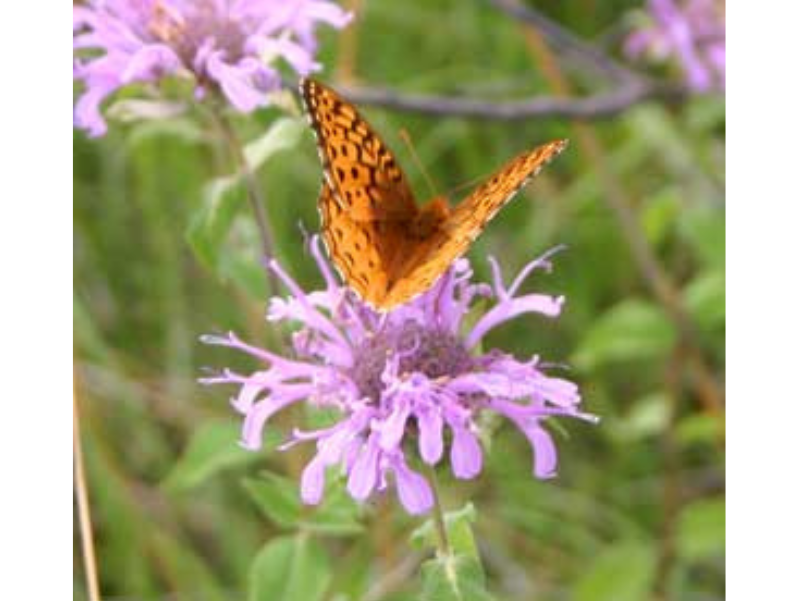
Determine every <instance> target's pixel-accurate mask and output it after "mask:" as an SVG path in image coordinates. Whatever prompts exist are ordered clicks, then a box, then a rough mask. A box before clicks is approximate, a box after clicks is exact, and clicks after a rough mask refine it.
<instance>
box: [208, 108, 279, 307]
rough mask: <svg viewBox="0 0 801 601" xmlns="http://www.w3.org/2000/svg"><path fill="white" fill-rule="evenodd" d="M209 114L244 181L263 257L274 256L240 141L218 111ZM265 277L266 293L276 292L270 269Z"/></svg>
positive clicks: (258, 193) (262, 202)
mask: <svg viewBox="0 0 801 601" xmlns="http://www.w3.org/2000/svg"><path fill="white" fill-rule="evenodd" d="M211 114H212V116H213V118H214V121H215V123H216V124H217V127H218V129H219V130H220V133H221V134H222V137H223V139H224V140H225V142H226V144H227V145H228V149H229V151H230V153H231V156H233V158H234V161H235V162H236V166H237V169H238V171H239V175H240V176H241V177H242V180H243V181H244V183H245V190H246V191H247V197H248V202H249V203H250V208H251V210H252V211H253V217H254V218H255V220H256V227H257V228H258V230H259V239H260V240H261V251H262V254H263V255H264V257H266V258H269V259H272V258H275V250H274V249H275V244H274V242H273V237H272V234H270V226H269V220H268V218H267V213H266V211H265V209H264V207H265V200H264V196H263V195H262V193H261V189H260V188H259V184H258V181H256V174H255V173H253V170H252V169H251V168H250V165H249V164H248V162H247V158H246V157H245V152H244V150H243V146H242V143H241V142H240V140H239V137H238V136H237V134H236V131H235V130H234V128H233V127H232V126H231V124H230V123H229V122H228V120H227V119H226V118H225V116H224V115H223V114H222V113H221V112H220V111H219V110H215V109H212V110H211ZM267 279H268V285H269V288H270V290H268V295H270V294H274V293H277V292H278V290H279V285H278V280H277V278H276V276H275V274H274V273H273V272H272V270H271V269H269V268H268V269H267Z"/></svg>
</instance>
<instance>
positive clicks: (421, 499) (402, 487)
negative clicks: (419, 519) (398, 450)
mask: <svg viewBox="0 0 801 601" xmlns="http://www.w3.org/2000/svg"><path fill="white" fill-rule="evenodd" d="M392 468H393V471H394V472H395V485H396V486H397V487H398V498H399V499H400V502H401V504H403V506H404V507H405V508H406V511H408V512H409V513H410V514H412V515H418V514H421V513H426V512H428V511H430V510H431V508H432V507H433V506H434V495H433V493H432V492H431V487H430V486H429V484H428V482H427V481H426V479H425V478H423V476H421V475H420V474H418V473H417V472H414V471H412V470H411V469H409V466H407V465H406V462H405V461H404V459H403V457H402V456H400V457H398V458H395V459H394V461H393V462H392Z"/></svg>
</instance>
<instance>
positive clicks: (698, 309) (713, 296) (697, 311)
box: [684, 270, 726, 331]
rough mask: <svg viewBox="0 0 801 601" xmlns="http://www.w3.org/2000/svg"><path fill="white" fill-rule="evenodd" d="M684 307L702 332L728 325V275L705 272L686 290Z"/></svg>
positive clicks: (717, 272) (721, 272)
mask: <svg viewBox="0 0 801 601" xmlns="http://www.w3.org/2000/svg"><path fill="white" fill-rule="evenodd" d="M684 306H685V307H687V310H688V311H689V312H690V314H691V315H692V317H693V320H694V321H695V323H697V324H698V326H699V327H700V328H701V329H702V330H706V331H709V330H714V329H716V328H720V327H722V326H723V325H725V323H726V275H725V273H724V272H723V271H722V270H721V271H718V270H713V271H704V272H703V273H701V274H700V275H699V276H697V277H696V278H695V279H693V280H692V281H691V282H690V283H689V284H687V286H686V287H685V288H684Z"/></svg>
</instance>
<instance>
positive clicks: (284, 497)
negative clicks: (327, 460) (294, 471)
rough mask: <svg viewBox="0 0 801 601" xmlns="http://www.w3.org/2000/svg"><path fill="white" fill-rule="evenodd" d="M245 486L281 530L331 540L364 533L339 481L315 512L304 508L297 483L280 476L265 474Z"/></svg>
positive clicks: (349, 499) (357, 512) (355, 506)
mask: <svg viewBox="0 0 801 601" xmlns="http://www.w3.org/2000/svg"><path fill="white" fill-rule="evenodd" d="M244 486H245V488H246V489H247V491H248V493H250V496H251V497H252V498H253V500H254V502H255V503H256V505H258V506H259V508H260V509H261V510H262V511H263V512H264V514H265V515H266V516H267V517H268V518H269V519H270V520H272V521H273V522H275V524H276V525H277V526H280V527H282V528H287V529H294V528H300V529H304V530H307V531H309V532H314V533H317V534H325V535H329V536H351V535H354V534H359V533H360V532H362V530H363V527H362V525H361V524H360V523H359V519H358V518H359V515H358V514H359V510H358V507H357V505H356V504H355V503H354V501H353V499H351V498H350V497H349V496H348V495H347V494H346V492H345V490H344V487H343V486H342V483H341V482H339V481H335V482H334V484H332V485H330V486H329V487H328V490H327V491H326V495H325V499H324V500H323V502H322V503H321V504H320V506H319V507H314V508H306V507H304V506H303V505H302V504H301V502H300V498H299V496H298V484H297V483H296V482H294V481H292V480H290V479H288V478H285V477H283V476H279V475H278V474H272V473H270V472H263V473H262V474H261V475H260V477H259V478H248V479H247V480H245V482H244Z"/></svg>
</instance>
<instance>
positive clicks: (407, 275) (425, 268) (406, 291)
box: [382, 140, 567, 310]
mask: <svg viewBox="0 0 801 601" xmlns="http://www.w3.org/2000/svg"><path fill="white" fill-rule="evenodd" d="M566 146H567V140H556V141H554V142H549V143H548V144H544V145H542V146H539V147H537V148H535V149H534V150H531V151H528V152H525V153H523V154H521V155H518V156H517V157H515V158H514V159H512V160H511V161H509V162H508V163H506V165H504V166H503V167H501V168H500V169H499V170H498V171H497V172H495V174H494V175H492V176H491V177H490V178H489V179H487V180H486V181H485V182H484V183H483V184H481V185H480V186H479V187H478V188H476V189H475V190H474V191H473V192H472V193H471V194H470V196H468V197H467V198H466V199H465V200H463V201H462V202H461V203H459V205H457V206H456V207H455V208H454V209H453V210H452V211H451V213H450V215H449V216H448V218H447V219H446V220H445V221H444V222H443V224H442V226H441V227H439V228H438V229H437V230H436V231H435V232H434V233H433V234H432V235H431V236H430V237H428V238H426V239H425V240H423V241H421V242H420V243H419V244H418V245H417V248H416V249H415V251H414V252H413V253H411V254H410V256H409V258H408V260H407V262H406V264H405V266H404V268H403V269H402V275H401V277H399V278H398V279H397V281H395V282H394V284H392V285H391V287H390V289H389V291H388V292H387V294H386V296H385V297H384V298H383V300H382V308H383V309H385V310H386V309H390V308H391V307H393V306H395V305H399V304H402V303H404V302H407V301H409V300H411V299H412V298H414V297H415V296H417V295H418V294H420V293H422V292H424V291H425V290H428V288H430V287H431V286H432V285H433V284H434V283H435V282H436V281H437V280H438V279H439V277H440V276H441V275H442V274H443V273H445V271H446V270H447V269H448V267H450V265H451V264H452V263H453V262H454V261H455V260H456V259H458V258H459V257H460V256H461V255H463V254H464V253H465V252H466V251H467V249H468V248H469V247H470V244H471V243H472V242H473V240H475V239H476V237H477V236H478V235H479V234H480V233H481V232H482V231H483V229H484V227H485V226H486V224H487V222H488V221H489V220H490V219H492V218H493V217H494V216H495V213H497V212H498V210H499V209H500V208H501V207H502V206H503V205H505V204H506V203H507V202H509V201H510V200H511V199H512V198H513V197H514V196H515V194H516V193H517V192H518V190H520V188H522V187H523V186H524V185H525V184H526V183H528V182H529V180H531V178H533V177H534V176H535V175H537V174H538V173H539V171H540V169H542V167H543V166H544V165H545V164H546V163H548V162H549V161H550V160H551V159H552V158H553V157H555V156H556V155H558V154H559V153H560V152H562V150H564V149H565V147H566Z"/></svg>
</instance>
